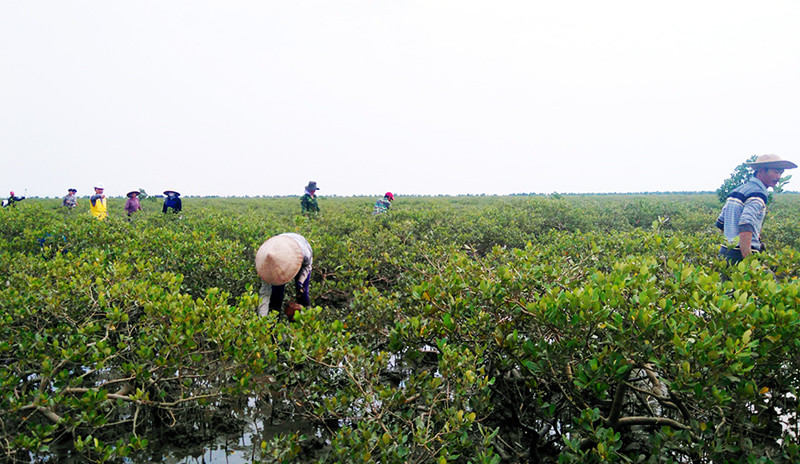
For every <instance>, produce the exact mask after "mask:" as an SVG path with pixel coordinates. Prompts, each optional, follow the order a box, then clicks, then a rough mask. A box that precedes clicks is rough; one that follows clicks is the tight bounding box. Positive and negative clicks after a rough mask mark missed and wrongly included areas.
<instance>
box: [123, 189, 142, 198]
mask: <svg viewBox="0 0 800 464" xmlns="http://www.w3.org/2000/svg"><path fill="white" fill-rule="evenodd" d="M134 193H135V194H137V195H138V194H139V191H138V190H131V191H130V192H128V193H126V194H125V196H126V197H128V198H130V197H131V195H133V194H134Z"/></svg>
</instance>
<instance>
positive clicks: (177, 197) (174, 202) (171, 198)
mask: <svg viewBox="0 0 800 464" xmlns="http://www.w3.org/2000/svg"><path fill="white" fill-rule="evenodd" d="M164 195H166V196H167V198H165V199H164V206H163V207H162V208H161V212H162V213H166V212H167V210H172V212H173V213H175V214H178V213H180V212H181V210H182V209H183V202H181V194H180V193H178V192H176V191H175V190H164Z"/></svg>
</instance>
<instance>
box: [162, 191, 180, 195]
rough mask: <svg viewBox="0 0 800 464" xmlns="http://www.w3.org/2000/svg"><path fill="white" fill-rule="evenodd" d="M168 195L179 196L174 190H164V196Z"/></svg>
mask: <svg viewBox="0 0 800 464" xmlns="http://www.w3.org/2000/svg"><path fill="white" fill-rule="evenodd" d="M170 193H174V194H175V195H180V193H178V192H176V191H175V190H164V195H169V194H170Z"/></svg>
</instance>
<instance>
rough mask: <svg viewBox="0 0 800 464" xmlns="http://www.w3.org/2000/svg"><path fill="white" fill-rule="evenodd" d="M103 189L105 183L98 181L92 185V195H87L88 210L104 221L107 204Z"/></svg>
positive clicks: (106, 213)
mask: <svg viewBox="0 0 800 464" xmlns="http://www.w3.org/2000/svg"><path fill="white" fill-rule="evenodd" d="M104 191H105V185H103V183H102V182H99V183H97V184H95V185H94V195H92V196H91V197H89V212H90V213H92V216H94V217H96V218H97V219H99V220H101V221H105V220H106V218H107V217H108V205H107V204H106V196H105V194H104V193H103V192H104Z"/></svg>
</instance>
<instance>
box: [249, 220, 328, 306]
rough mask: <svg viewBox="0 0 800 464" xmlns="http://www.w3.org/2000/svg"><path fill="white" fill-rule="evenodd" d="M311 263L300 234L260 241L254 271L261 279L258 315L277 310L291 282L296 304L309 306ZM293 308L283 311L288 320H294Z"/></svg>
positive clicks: (306, 245)
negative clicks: (294, 291)
mask: <svg viewBox="0 0 800 464" xmlns="http://www.w3.org/2000/svg"><path fill="white" fill-rule="evenodd" d="M313 261H314V258H313V252H312V250H311V245H309V243H308V240H306V239H305V238H304V237H303V236H302V235H300V234H294V233H286V234H280V235H276V236H274V237H271V238H270V239H269V240H267V241H266V242H264V243H263V244H262V245H261V246H260V247H259V248H258V251H257V252H256V271H257V272H258V276H259V277H261V289H260V290H259V292H258V295H259V296H260V297H261V303H260V304H259V305H258V315H259V316H266V315H267V314H268V313H269V311H270V310H274V311H281V309H282V307H283V297H284V293H285V289H286V284H288V283H289V282H291V281H294V287H295V290H296V292H297V294H296V298H295V301H296V303H297V304H299V305H300V306H308V305H309V304H310V303H311V297H310V295H309V284H310V281H311V265H312V263H313ZM295 307H296V306H294V305H292V304H290V308H287V310H286V311H285V314H286V316H288V318H289V320H290V321H294V309H293V308H295Z"/></svg>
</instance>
